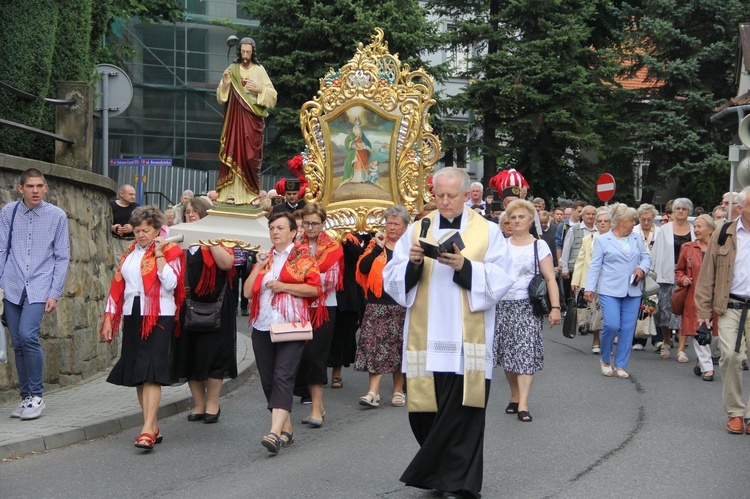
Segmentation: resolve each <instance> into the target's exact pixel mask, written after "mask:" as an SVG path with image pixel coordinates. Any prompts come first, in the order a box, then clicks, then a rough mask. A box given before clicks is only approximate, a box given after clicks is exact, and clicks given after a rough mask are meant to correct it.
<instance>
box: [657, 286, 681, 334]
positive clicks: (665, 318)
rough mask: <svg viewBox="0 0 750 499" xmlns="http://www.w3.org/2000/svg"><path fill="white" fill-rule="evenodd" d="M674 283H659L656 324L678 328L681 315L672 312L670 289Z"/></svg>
mask: <svg viewBox="0 0 750 499" xmlns="http://www.w3.org/2000/svg"><path fill="white" fill-rule="evenodd" d="M673 289H674V284H659V295H658V299H657V300H656V306H657V307H659V313H658V314H657V316H656V325H657V326H663V327H667V328H669V329H675V330H679V329H680V325H681V324H682V316H679V315H675V314H673V313H672V290H673Z"/></svg>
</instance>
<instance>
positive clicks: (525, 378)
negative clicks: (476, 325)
mask: <svg viewBox="0 0 750 499" xmlns="http://www.w3.org/2000/svg"><path fill="white" fill-rule="evenodd" d="M535 213H536V209H534V205H533V204H531V203H530V202H528V201H525V200H523V199H516V200H514V201H511V203H510V204H509V205H508V206H507V208H506V209H505V216H506V218H507V220H508V221H509V222H510V227H511V230H512V235H511V236H510V238H509V239H508V243H509V244H508V250H509V253H510V256H511V258H512V259H513V265H514V268H515V270H516V281H515V283H514V284H513V286H512V287H511V288H510V290H509V291H508V292H507V293H506V294H505V296H503V299H502V300H501V301H500V302H499V303H498V304H497V307H496V314H495V341H494V351H495V365H496V366H502V368H503V370H504V371H505V378H506V379H507V381H508V386H509V387H510V403H509V404H508V407H506V408H505V412H506V414H517V417H518V419H519V421H523V422H526V423H529V422H531V420H532V417H531V414H530V413H529V394H530V393H531V383H532V381H533V380H534V374H535V373H536V372H537V371H541V370H542V368H543V366H544V344H543V341H542V317H540V316H537V315H535V314H534V310H533V308H532V305H531V300H530V299H529V283H530V282H531V279H533V278H534V275H535V274H534V270H535V268H536V269H538V271H539V272H541V273H542V275H543V276H544V280H545V281H546V283H547V293H548V295H549V301H550V305H551V310H550V313H549V324H550V326H554V325H555V324H559V323H560V320H561V312H560V292H559V290H558V288H557V281H556V279H555V269H554V267H553V265H552V252H551V251H550V248H549V245H547V243H545V242H544V241H541V240H538V239H536V238H535V237H534V236H532V235H531V233H530V232H529V230H530V229H531V225H532V224H533V223H534V215H535ZM535 259H538V262H535Z"/></svg>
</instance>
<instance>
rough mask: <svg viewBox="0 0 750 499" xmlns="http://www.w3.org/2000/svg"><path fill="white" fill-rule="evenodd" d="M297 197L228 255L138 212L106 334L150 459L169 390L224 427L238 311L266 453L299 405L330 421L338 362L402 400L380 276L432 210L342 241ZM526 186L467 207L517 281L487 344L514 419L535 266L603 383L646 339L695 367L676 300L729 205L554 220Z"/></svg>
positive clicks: (277, 445)
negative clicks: (568, 303) (177, 389)
mask: <svg viewBox="0 0 750 499" xmlns="http://www.w3.org/2000/svg"><path fill="white" fill-rule="evenodd" d="M512 174H513V170H511V175H512ZM519 177H520V176H519ZM290 187H292V189H290V190H289V191H290V192H287V193H286V196H285V199H284V200H283V201H281V202H279V203H275V205H276V206H275V207H273V208H272V209H269V210H268V212H267V214H266V215H267V217H268V226H269V235H270V238H271V243H272V245H273V247H272V248H270V250H262V251H259V252H253V251H248V250H243V249H241V248H239V247H236V248H230V247H225V246H222V245H217V246H192V247H191V248H190V249H188V250H186V251H183V250H182V249H180V248H179V247H178V246H177V245H175V244H173V243H170V242H167V241H166V236H167V235H168V230H169V229H168V226H169V225H172V223H173V221H172V220H169V221H168V220H167V217H165V214H164V213H162V212H161V211H159V209H158V208H157V207H155V206H142V207H137V208H135V209H134V210H133V212H132V217H131V219H130V224H131V225H132V227H133V234H134V236H135V240H134V241H133V243H132V244H130V246H129V247H128V248H127V249H126V250H125V252H124V254H123V255H122V258H121V259H120V262H119V265H118V268H117V271H116V275H115V277H114V279H113V281H112V289H111V292H110V296H109V299H108V303H107V308H106V313H105V318H104V321H103V325H102V330H101V335H102V337H103V338H104V339H106V340H109V341H111V340H112V339H113V337H114V336H115V335H116V334H117V333H118V330H119V329H120V327H121V328H122V333H123V339H122V355H121V357H120V359H119V361H118V362H117V364H116V365H115V367H114V368H113V370H112V372H111V373H110V375H109V378H108V381H110V382H111V383H114V384H117V385H123V386H131V387H136V388H137V392H138V400H139V403H140V405H141V408H142V410H143V414H144V425H143V428H142V431H141V434H140V435H139V436H138V437H136V439H135V445H136V447H138V448H141V449H145V450H151V449H153V447H154V444H158V443H160V442H161V441H162V435H161V433H160V431H159V428H158V424H157V416H156V414H157V410H158V407H159V401H160V397H161V387H162V386H166V385H172V384H175V383H180V382H185V381H187V383H188V384H189V387H190V390H191V393H192V396H193V400H194V402H195V406H194V408H193V410H192V412H191V413H190V414H189V415H188V416H187V419H188V421H190V422H202V423H204V424H207V423H216V422H217V421H218V420H219V417H220V414H221V409H220V407H219V394H220V391H221V385H222V380H223V379H225V378H234V377H236V376H237V364H236V355H235V352H236V335H237V330H236V320H235V318H236V315H237V313H238V311H239V313H241V315H242V316H247V317H249V324H250V325H251V326H252V328H253V333H252V335H251V338H252V344H253V349H254V353H255V359H256V363H257V368H258V371H259V374H260V378H261V384H262V387H263V391H264V393H265V395H266V398H267V401H268V409H269V411H270V412H271V425H270V431H269V432H268V433H267V434H266V435H265V436H264V437H263V438H262V440H261V444H262V445H263V447H264V448H266V449H267V450H268V452H270V453H278V452H279V451H280V450H281V449H283V448H284V447H285V446H289V445H292V444H293V443H294V434H293V431H292V421H291V411H292V403H293V400H294V397H295V396H297V397H300V398H301V401H302V403H303V404H308V407H309V409H308V413H307V414H306V416H305V417H304V418H302V419H301V422H302V423H303V424H306V425H308V426H309V427H312V428H319V427H321V426H323V424H324V421H325V418H326V409H325V404H324V389H323V388H324V386H329V387H330V388H332V389H340V388H342V387H343V386H344V376H343V374H342V369H343V368H344V367H350V366H352V365H353V369H354V370H355V371H360V372H366V373H368V376H369V388H368V391H367V393H365V394H362V396H360V397H359V404H360V405H362V406H365V407H368V408H377V407H379V406H380V405H382V404H389V405H391V406H394V407H404V406H405V405H406V397H407V386H406V383H405V376H404V374H403V373H402V369H401V367H402V362H401V359H402V354H403V348H404V345H403V329H404V320H405V316H406V309H405V308H404V307H402V306H401V305H399V304H397V303H396V301H394V299H393V298H392V297H391V296H389V295H388V293H387V292H386V291H385V290H384V285H383V270H384V269H385V266H386V264H387V263H388V261H389V260H390V259H391V258H392V257H393V249H394V246H395V245H396V243H397V241H398V240H399V238H400V237H401V236H402V235H403V234H404V232H405V231H406V230H407V228H408V226H409V225H410V224H411V223H413V222H414V221H416V220H419V219H420V218H422V217H424V216H426V215H427V214H428V213H429V212H430V211H431V210H434V209H435V207H434V206H430V205H427V206H425V211H423V212H422V213H420V214H419V215H418V216H417V217H415V218H414V219H413V218H412V216H411V215H410V213H409V212H408V211H407V210H406V209H405V208H404V207H402V206H397V205H396V206H391V207H389V208H388V209H387V210H386V211H385V213H384V217H383V226H382V227H383V228H382V230H379V231H377V232H374V233H348V234H346V236H345V237H343V238H341V239H336V238H333V237H331V235H329V234H328V233H327V232H326V231H325V227H326V219H327V214H326V210H325V208H324V207H323V206H322V205H320V204H315V203H307V204H306V203H305V202H304V201H301V200H297V199H296V195H297V193H296V192H295V190H294V187H295V186H294V185H290ZM527 187H528V186H527V185H526V184H525V180H523V178H522V177H520V178H519V179H514V178H512V177H511V178H509V179H506V182H505V185H504V186H503V188H502V190H494V189H487V190H486V189H484V188H483V186H482V184H480V183H478V182H475V183H474V184H472V185H471V190H470V194H469V196H468V200H467V201H466V205H467V206H468V207H469V208H471V209H474V210H476V211H478V212H479V213H480V214H482V215H483V216H484V217H485V218H486V219H488V220H490V221H492V222H494V223H498V224H499V225H500V227H501V229H502V232H503V234H504V235H505V237H506V238H507V242H508V243H509V245H508V247H509V255H510V257H511V258H512V259H513V267H514V270H515V273H516V280H515V283H514V285H513V286H512V288H511V289H510V290H509V291H508V292H507V294H506V295H505V296H504V297H503V299H502V300H501V301H500V302H499V303H498V305H497V307H496V323H495V337H494V344H493V345H492V350H493V354H494V362H495V366H496V367H500V368H502V369H503V371H504V374H505V377H506V380H507V382H508V385H509V388H510V393H511V398H510V401H509V403H508V405H507V407H506V409H505V412H506V413H508V414H516V415H517V417H518V419H519V421H522V422H531V421H532V419H533V418H532V416H531V413H530V410H529V396H530V391H531V385H532V380H533V376H534V374H535V373H536V372H537V371H539V370H541V369H542V368H543V360H544V350H543V341H542V320H543V317H540V316H538V315H536V314H535V313H534V311H533V309H532V306H531V304H530V301H529V292H528V285H529V282H530V281H531V279H532V278H533V277H534V275H535V274H536V273H537V272H540V273H541V274H542V275H543V276H544V278H545V280H546V281H547V282H548V283H550V303H551V304H552V307H551V310H550V311H549V314H548V315H547V319H548V321H549V323H550V325H556V324H559V323H560V322H561V320H562V319H563V318H564V317H565V313H564V312H563V311H562V310H561V308H564V301H565V300H564V298H565V297H573V298H576V297H578V300H577V306H578V307H579V310H578V313H577V330H578V332H579V333H580V334H591V336H592V339H593V341H592V353H594V354H597V355H600V360H599V364H600V369H601V373H602V374H603V375H605V376H611V377H619V378H627V377H629V375H628V373H627V372H626V371H625V369H626V368H627V366H628V361H629V357H630V353H631V351H637V350H643V349H644V347H645V345H646V343H647V339H648V338H649V336H650V339H651V343H652V345H653V346H654V348H655V349H656V351H657V352H658V353H659V354H660V355H661V357H662V358H664V359H668V358H670V356H671V355H672V351H671V347H672V344H673V342H674V341H676V343H677V349H676V358H677V361H678V362H689V361H690V358H689V356H688V353H687V350H686V348H687V338H688V337H690V336H693V335H694V334H695V330H696V323H697V316H696V311H695V307H694V305H692V304H691V299H692V298H691V297H690V296H688V298H687V300H686V302H685V306H684V312H683V314H682V315H679V314H675V313H673V312H672V310H671V308H670V301H671V295H672V292H673V289H674V286H675V282H677V283H682V282H683V281H684V282H685V283H687V282H688V280H692V279H695V276H697V272H698V271H699V269H700V257H701V251H705V247H706V245H707V244H708V241H709V239H710V237H711V234H712V232H713V231H714V230H715V229H716V228H717V226H718V227H720V226H721V221H722V217H725V216H726V208H727V204H728V203H729V201H728V200H727V197H726V196H725V200H724V206H718V207H717V208H716V209H715V210H714V211H713V212H712V215H708V214H701V215H699V216H698V217H697V218H695V220H694V222H692V223H691V222H690V221H689V220H688V216H689V215H691V214H692V213H693V212H694V209H693V205H692V203H691V202H690V200H688V199H686V198H679V199H675V200H674V201H670V202H669V203H668V204H667V206H666V210H665V213H664V214H661V213H660V212H659V211H658V210H657V209H656V208H655V207H654V206H652V205H650V204H644V205H641V206H639V207H638V208H637V209H634V208H630V207H628V206H625V205H623V204H615V205H612V206H608V207H599V208H596V207H594V206H591V205H586V204H585V203H584V202H582V201H573V202H572V203H569V204H567V205H563V206H557V207H555V209H554V210H550V211H547V210H546V203H545V201H544V200H543V199H541V198H533V199H531V200H530V201H527V200H525V199H524V198H525V197H526V191H527ZM290 194H291V195H290ZM729 200H730V201H731V196H729ZM266 205H267V203H266ZM266 207H267V206H266ZM208 209H210V200H208V199H207V198H198V197H196V198H193V197H190V198H183V201H182V202H181V203H180V207H179V210H180V214H179V217H180V220H178V222H183V223H191V222H195V221H197V220H200V219H201V218H203V217H205V216H206V215H207V210H208ZM736 212H737V210H736V208H735V213H736ZM657 218H659V220H660V222H661V226H660V227H659V226H657V224H655V221H656V220H657ZM688 261H690V262H691V264H690V265H687V262H688ZM556 275H561V276H562V278H563V279H562V282H563V288H564V289H563V290H562V292H561V293H560V295H559V296H560V298H559V299H558V298H557V297H553V296H552V294H556V284H554V283H555V282H558V281H556ZM647 275H651V276H652V277H653V279H654V280H655V281H656V283H657V284H658V291H657V292H656V293H655V294H654V295H653V296H642V293H641V289H642V286H632V287H629V286H630V285H632V284H633V282H632V281H633V280H635V281H636V282H637V283H638V284H640V282H641V281H644V280H646V276H647ZM631 276H632V277H633V279H631V281H630V282H628V279H629V277H631ZM622 286H624V287H625V288H624V289H627V291H626V292H625V297H624V298H618V299H612V298H611V297H610V296H607V297H606V300H605V299H604V297H602V296H600V293H599V291H601V290H602V287H604V288H607V289H609V288H611V287H622ZM579 294H580V297H579V296H578V295H579ZM605 294H606V293H605ZM612 294H616V293H612ZM196 302H197V303H219V307H218V310H219V313H220V315H221V320H220V327H219V328H218V329H216V330H214V331H210V332H205V331H195V330H191V329H190V327H189V324H187V325H186V324H185V314H186V309H187V308H188V307H189V306H190V304H191V303H196ZM186 304H187V305H186ZM603 317H605V318H606V319H607V320H603ZM649 318H651V319H649ZM646 319H649V320H650V321H652V322H653V323H654V326H655V327H652V329H651V330H650V331H646V334H645V335H644V334H641V335H638V336H641V337H635V334H634V333H635V330H636V325H637V324H638V325H640V323H641V322H643V321H644V320H646ZM295 321H298V322H300V323H303V322H308V321H309V322H310V324H311V325H312V327H313V335H312V339H311V340H309V341H289V342H273V341H272V340H271V339H270V335H269V334H268V332H269V330H270V329H271V326H272V325H273V324H279V323H289V322H295ZM647 322H648V321H647ZM618 345H619V348H618V347H617V346H618ZM623 347H624V348H623ZM613 351H614V353H613ZM694 352H695V353H696V355H697V359H695V361H696V366H695V368H694V372H695V374H696V375H700V376H702V377H703V379H704V380H706V381H712V380H713V374H714V368H713V363H714V362H715V359H712V352H711V345H710V344H709V345H707V346H701V345H698V344H697V343H695V344H694ZM613 355H614V357H613ZM328 369H331V373H330V377H329V375H328ZM383 375H389V377H392V385H391V384H390V383H388V385H391V386H389V387H388V394H387V395H386V394H385V393H382V394H381V378H382V377H383Z"/></svg>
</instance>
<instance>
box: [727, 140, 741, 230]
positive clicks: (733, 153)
mask: <svg viewBox="0 0 750 499" xmlns="http://www.w3.org/2000/svg"><path fill="white" fill-rule="evenodd" d="M741 149H742V146H740V145H737V144H732V145H730V146H729V164H730V165H731V168H730V171H729V210H728V211H727V220H729V221H730V222H731V221H732V220H734V219H733V218H732V206H733V204H734V175H735V172H736V171H737V164H738V163H739V162H740V150H741Z"/></svg>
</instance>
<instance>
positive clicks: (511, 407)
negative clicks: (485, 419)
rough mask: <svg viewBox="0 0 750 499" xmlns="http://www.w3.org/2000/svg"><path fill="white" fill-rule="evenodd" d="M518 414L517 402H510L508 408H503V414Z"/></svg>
mask: <svg viewBox="0 0 750 499" xmlns="http://www.w3.org/2000/svg"><path fill="white" fill-rule="evenodd" d="M516 413H518V402H510V403H509V404H508V407H506V408H505V414H516Z"/></svg>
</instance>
